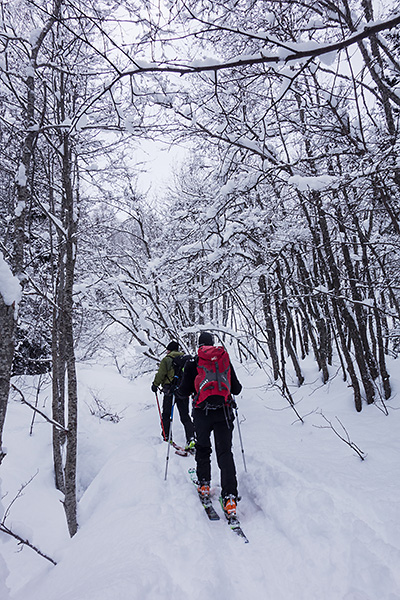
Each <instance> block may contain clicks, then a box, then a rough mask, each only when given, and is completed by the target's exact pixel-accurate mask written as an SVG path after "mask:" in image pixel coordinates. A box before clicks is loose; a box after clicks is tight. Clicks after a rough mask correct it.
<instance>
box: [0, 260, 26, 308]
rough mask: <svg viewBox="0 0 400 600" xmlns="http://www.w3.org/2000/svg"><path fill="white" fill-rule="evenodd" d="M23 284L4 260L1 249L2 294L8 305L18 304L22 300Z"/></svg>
mask: <svg viewBox="0 0 400 600" xmlns="http://www.w3.org/2000/svg"><path fill="white" fill-rule="evenodd" d="M21 293H22V289H21V284H20V282H19V280H18V278H17V277H15V275H13V274H12V272H11V269H10V267H9V266H8V264H7V263H6V261H5V260H4V256H3V253H2V252H1V251H0V294H1V296H2V297H3V300H4V303H5V304H6V305H7V306H11V305H12V304H14V302H15V305H16V306H18V304H19V302H20V300H21Z"/></svg>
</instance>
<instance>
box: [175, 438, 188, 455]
mask: <svg viewBox="0 0 400 600" xmlns="http://www.w3.org/2000/svg"><path fill="white" fill-rule="evenodd" d="M171 446H172V447H173V448H174V449H175V454H179V456H189V452H188V451H187V450H185V448H182V446H178V444H175V442H174V441H172V440H171Z"/></svg>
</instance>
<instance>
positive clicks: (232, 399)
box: [230, 396, 237, 408]
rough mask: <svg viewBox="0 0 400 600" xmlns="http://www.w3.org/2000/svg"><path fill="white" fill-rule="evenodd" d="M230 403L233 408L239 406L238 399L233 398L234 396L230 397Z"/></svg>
mask: <svg viewBox="0 0 400 600" xmlns="http://www.w3.org/2000/svg"><path fill="white" fill-rule="evenodd" d="M230 405H231V407H232V408H237V404H236V401H235V399H234V398H232V396H231V399H230Z"/></svg>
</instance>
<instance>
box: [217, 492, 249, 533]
mask: <svg viewBox="0 0 400 600" xmlns="http://www.w3.org/2000/svg"><path fill="white" fill-rule="evenodd" d="M219 502H220V504H221V508H222V510H223V511H224V502H223V499H222V498H221V497H220V498H219ZM224 515H225V518H226V520H227V522H228V525H229V527H230V528H231V529H232V531H234V532H235V533H236V535H238V536H239V537H241V538H242V539H243V541H244V543H245V544H248V543H249V540H248V538H247V536H246V534H245V532H244V531H243V529H242V527H241V525H240V521H239V519H238V518H237V516H236V515H235V516H234V517H228V515H227V514H226V512H225V511H224Z"/></svg>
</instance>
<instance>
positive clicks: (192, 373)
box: [178, 356, 242, 396]
mask: <svg viewBox="0 0 400 600" xmlns="http://www.w3.org/2000/svg"><path fill="white" fill-rule="evenodd" d="M229 364H230V367H231V394H233V395H234V396H236V395H237V394H240V392H241V391H242V384H241V383H240V381H239V379H238V378H237V375H236V373H235V370H234V368H233V366H232V363H231V362H230V363H229ZM196 375H197V356H196V357H195V358H192V359H191V360H189V361H188V362H187V363H186V365H185V370H184V371H183V378H182V381H181V385H180V386H179V389H178V393H179V395H180V396H191V395H192V394H195V393H196V390H195V388H194V380H195V379H196Z"/></svg>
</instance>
